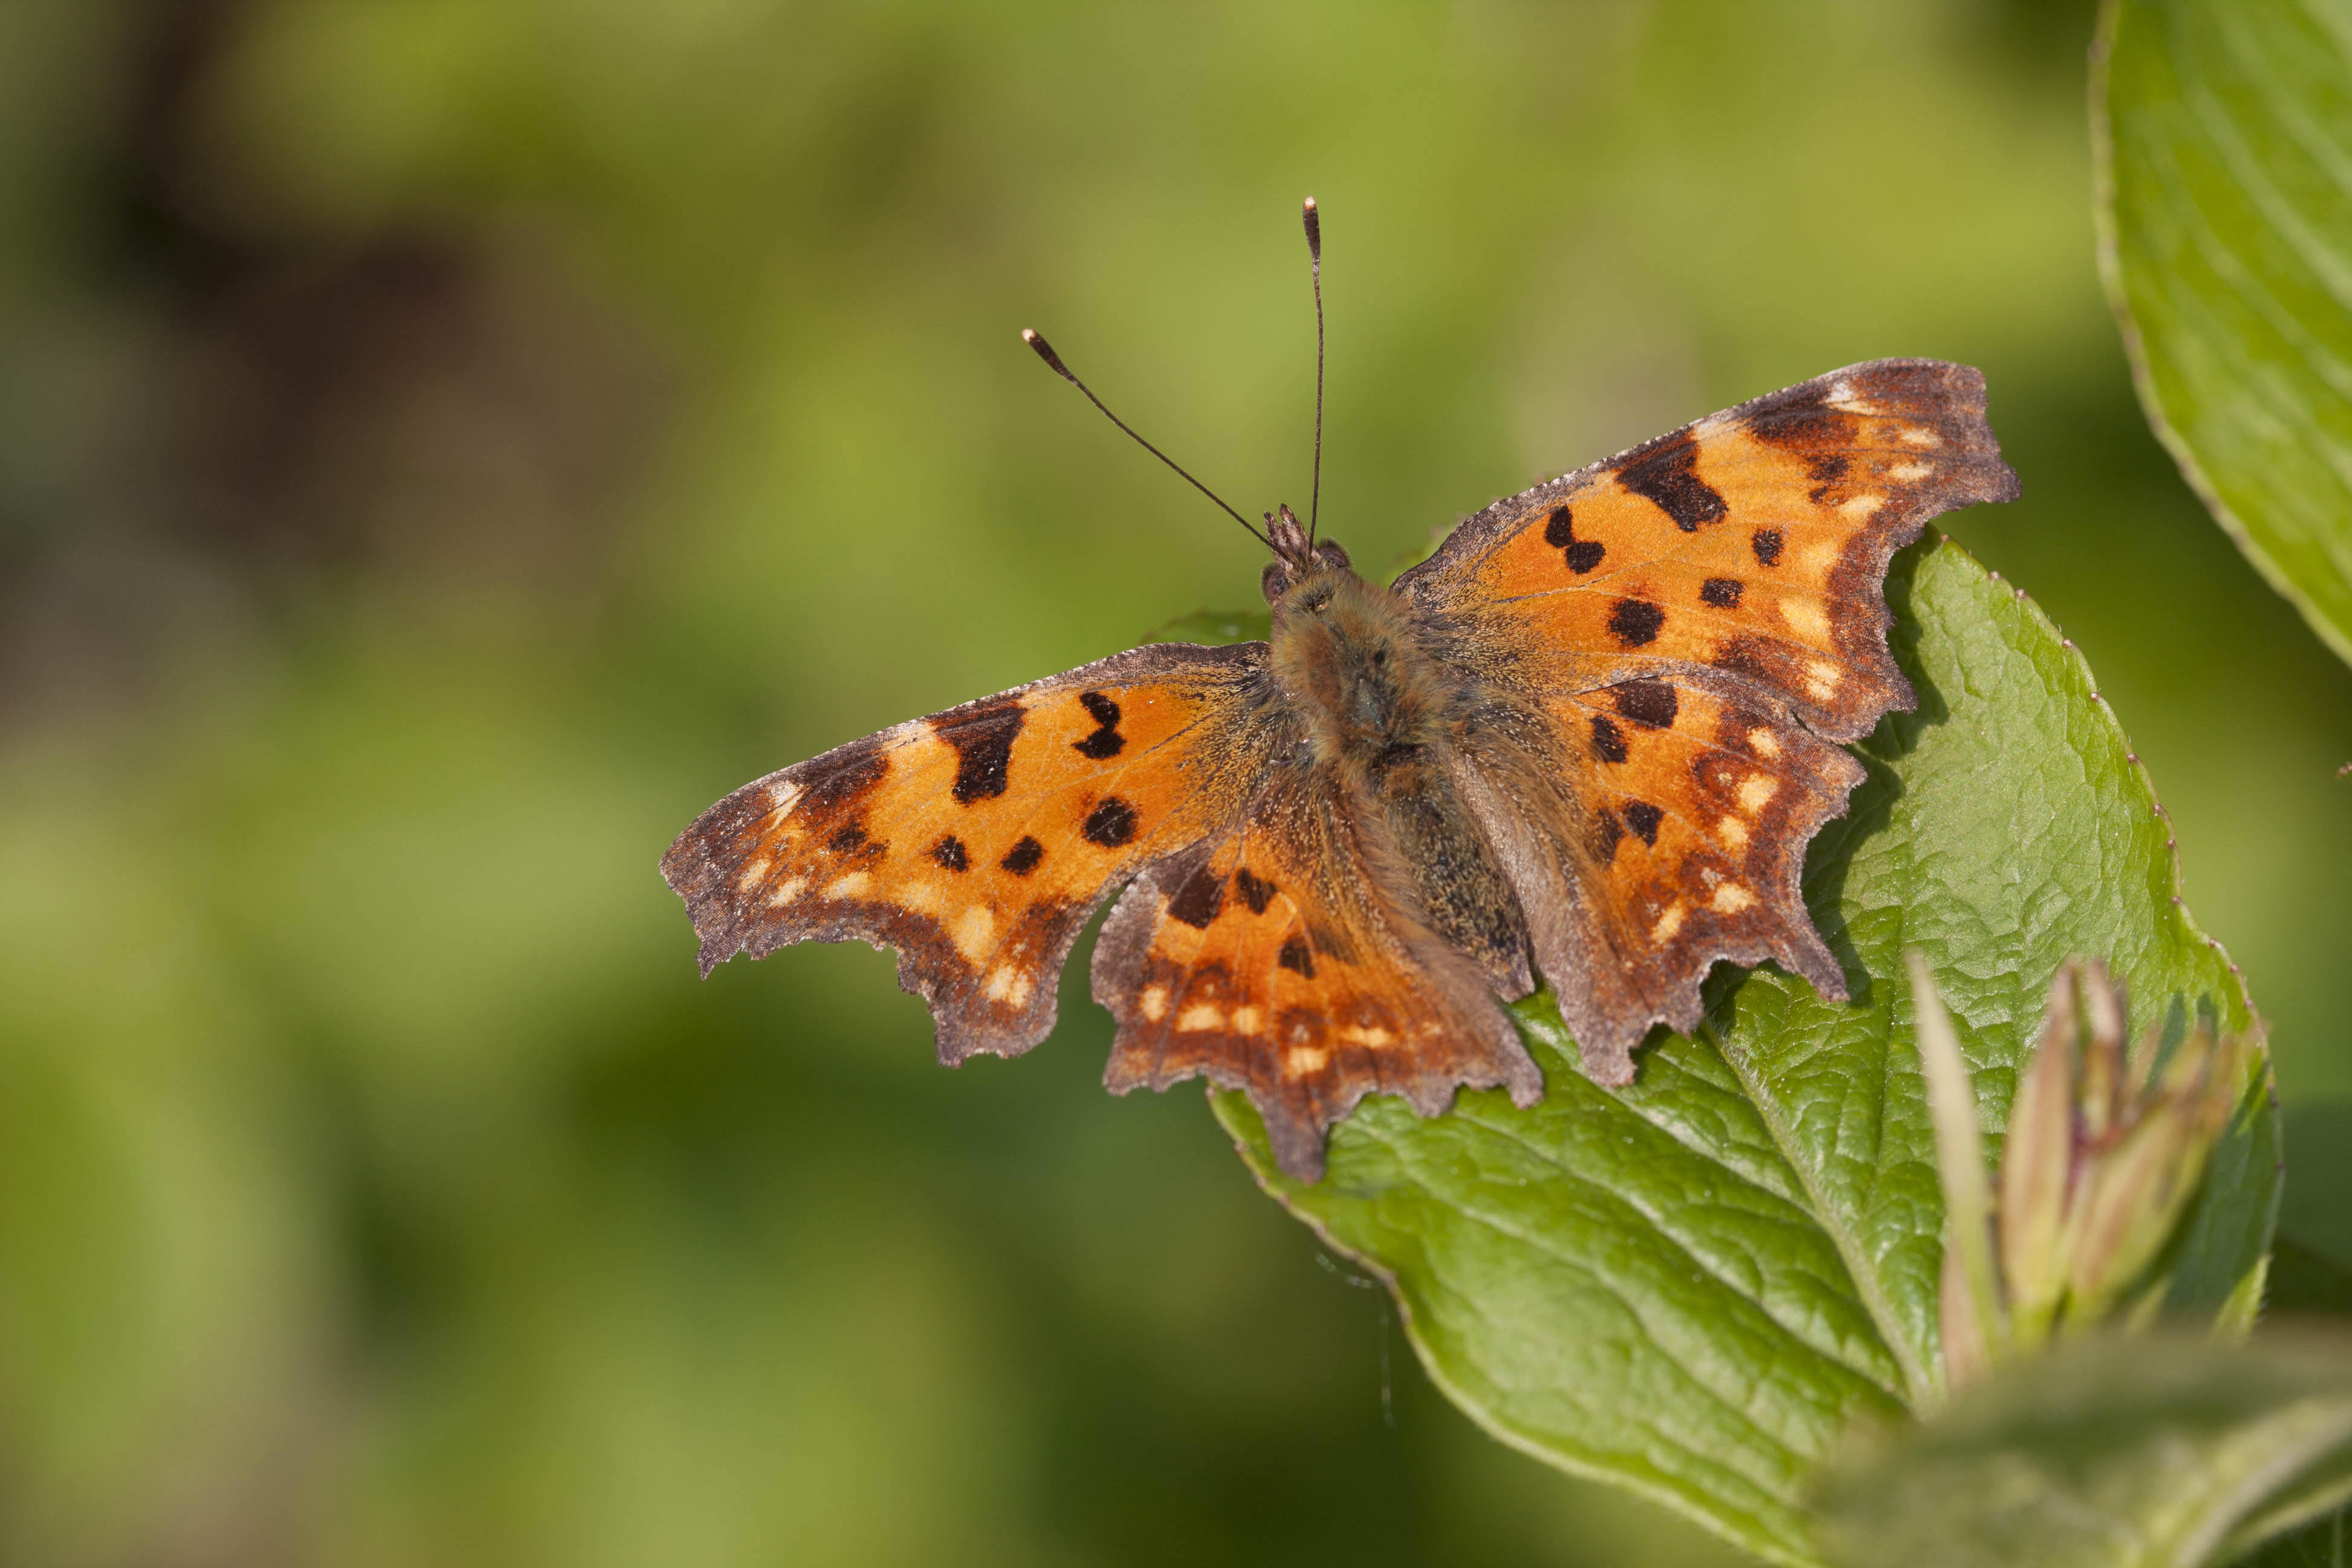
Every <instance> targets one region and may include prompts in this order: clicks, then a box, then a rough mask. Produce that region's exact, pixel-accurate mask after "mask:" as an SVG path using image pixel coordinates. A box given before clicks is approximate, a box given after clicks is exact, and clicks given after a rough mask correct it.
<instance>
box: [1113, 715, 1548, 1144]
mask: <svg viewBox="0 0 2352 1568" xmlns="http://www.w3.org/2000/svg"><path fill="white" fill-rule="evenodd" d="M1377 831H1378V829H1377V828H1376V827H1374V826H1371V825H1369V824H1366V823H1364V822H1362V821H1360V820H1358V818H1357V816H1356V815H1355V812H1354V809H1353V806H1352V805H1351V802H1350V801H1349V797H1348V796H1347V795H1346V794H1345V793H1344V792H1342V791H1341V790H1340V789H1339V787H1338V786H1337V785H1336V784H1334V783H1333V782H1332V781H1331V780H1330V779H1329V778H1328V776H1326V775H1324V774H1322V773H1319V772H1318V770H1316V769H1314V768H1313V767H1311V766H1309V765H1306V764H1301V763H1289V762H1282V763H1276V765H1275V766H1274V767H1272V768H1270V769H1269V770H1268V772H1267V774H1266V777H1265V783H1264V785H1263V787H1262V789H1261V790H1260V792H1259V794H1258V795H1257V797H1256V798H1255V799H1254V800H1253V801H1252V802H1251V803H1250V805H1249V806H1248V808H1247V809H1246V811H1245V812H1244V814H1243V816H1241V817H1240V819H1239V820H1238V821H1236V822H1234V824H1232V825H1231V826H1228V827H1227V828H1226V829H1225V830H1223V831H1222V832H1220V833H1218V834H1216V835H1214V836H1213V837H1211V838H1209V839H1208V840H1206V841H1204V842H1202V843H1200V844H1197V845H1194V846H1192V847H1190V848H1188V849H1187V850H1185V851H1183V852H1181V853H1180V854H1178V855H1176V856H1174V857H1171V858H1169V859H1168V860H1166V861H1164V862H1162V863H1160V865H1159V866H1157V867H1155V868H1153V869H1152V870H1151V871H1150V873H1149V874H1148V875H1146V876H1145V877H1143V878H1141V879H1139V880H1138V881H1137V882H1136V883H1135V885H1134V886H1133V887H1132V888H1130V889H1129V890H1128V893H1127V895H1126V896H1125V897H1124V898H1122V899H1121V900H1119V901H1118V905H1117V907H1115V908H1114V909H1113V910H1112V911H1111V914H1110V918H1109V919H1108V921H1106V922H1105V924H1104V927H1103V934H1102V937H1101V939H1100V940H1099V941H1098V942H1097V944H1096V947H1095V956H1094V990H1095V999H1096V1000H1097V1002H1100V1003H1101V1004H1102V1005H1104V1006H1106V1007H1108V1008H1109V1009H1110V1011H1111V1013H1112V1015H1113V1016H1115V1017H1116V1018H1117V1019H1118V1039H1117V1041H1116V1043H1115V1044H1114V1045H1113V1047H1112V1051H1111V1062H1110V1068H1109V1072H1108V1075H1107V1082H1108V1085H1109V1087H1110V1089H1112V1090H1113V1091H1114V1092H1117V1093H1125V1092H1127V1091H1128V1090H1129V1089H1134V1088H1137V1087H1139V1086H1142V1087H1149V1088H1151V1089H1165V1088H1167V1087H1169V1086H1170V1085H1171V1084H1173V1083H1176V1082H1179V1081H1181V1080H1182V1079H1188V1078H1193V1077H1206V1078H1208V1079H1211V1080H1212V1081H1213V1082H1216V1083H1219V1084H1222V1085H1224V1086H1226V1087H1228V1088H1234V1089H1245V1090H1247V1091H1248V1093H1249V1095H1250V1098H1251V1100H1253V1101H1254V1102H1255V1104H1256V1106H1257V1108H1258V1110H1259V1112H1260V1114H1261V1115H1263V1116H1264V1118H1265V1124H1266V1132H1267V1135H1268V1137H1269V1139H1270V1140H1271V1142H1273V1145H1274V1149H1275V1153H1276V1158H1277V1159H1278V1160H1279V1161H1280V1163H1281V1164H1282V1166H1283V1168H1284V1169H1285V1170H1286V1171H1288V1172H1289V1173H1291V1174H1292V1175H1294V1176H1297V1177H1298V1178H1299V1179H1301V1180H1305V1181H1314V1180H1318V1179H1319V1178H1320V1176H1321V1174H1322V1170H1323V1136H1324V1131H1325V1129H1327V1128H1328V1127H1329V1126H1330V1125H1331V1124H1332V1123H1333V1122H1335V1121H1339V1119H1341V1118H1342V1117H1344V1116H1346V1115H1347V1114H1348V1112H1349V1110H1352V1109H1353V1108H1354V1106H1355V1104H1356V1102H1357V1101H1358V1100H1361V1099H1362V1098H1363V1097H1364V1096H1365V1095H1366V1094H1396V1095H1401V1096H1402V1097H1403V1098H1404V1099H1406V1100H1408V1101H1410V1102H1411V1103H1412V1106H1413V1107H1414V1108H1415V1109H1416V1110H1419V1111H1420V1112H1421V1113H1422V1114H1423V1115H1424V1116H1434V1115H1436V1114H1438V1113H1439V1112H1441V1111H1443V1110H1444V1109H1445V1107H1446V1106H1447V1105H1448V1104H1449V1103H1450V1102H1451V1101H1452V1100H1453V1098H1454V1089H1455V1087H1456V1086H1457V1085H1467V1086H1470V1087H1473V1088H1490V1087H1495V1086H1503V1087H1507V1088H1508V1089H1510V1090H1511V1093H1512V1096H1513V1098H1514V1099H1515V1100H1517V1101H1518V1103H1520V1104H1523V1105H1525V1104H1531V1103H1533V1102H1534V1100H1536V1099H1537V1098H1538V1096H1539V1095H1540V1094H1541V1093H1542V1089H1543V1080H1542V1077H1541V1075H1540V1074H1539V1073H1538V1070H1537V1068H1536V1066H1535V1063H1534V1061H1533V1060H1532V1059H1531V1058H1529V1057H1528V1054H1527V1051H1526V1048H1525V1047H1523V1046H1521V1044H1520V1043H1519V1038H1518V1036H1517V1033H1516V1032H1515V1031H1514V1030H1513V1028H1512V1027H1511V1026H1510V1023H1509V1021H1508V1019H1507V1017H1506V1016H1505V1015H1504V1013H1503V1011H1502V1009H1501V1008H1500V1007H1499V1006H1498V1005H1496V1000H1495V997H1494V994H1493V993H1492V991H1491V990H1490V989H1489V986H1488V984H1487V981H1486V977H1485V976H1484V975H1482V974H1481V973H1480V972H1479V970H1478V969H1477V967H1476V966H1475V964H1474V963H1472V962H1471V961H1470V960H1469V959H1468V958H1467V957H1465V955H1464V954H1462V953H1461V952H1457V951H1455V950H1454V948H1452V947H1451V946H1449V945H1447V944H1446V943H1445V942H1443V941H1441V940H1439V939H1438V937H1437V936H1436V935H1435V934H1434V933H1433V932H1432V931H1430V930H1429V929H1428V927H1427V926H1426V925H1425V924H1424V923H1423V921H1421V920H1420V919H1418V918H1417V917H1416V916H1415V915H1414V914H1413V913H1412V911H1410V910H1408V909H1407V908H1406V907H1404V905H1403V904H1402V902H1401V901H1400V900H1397V899H1396V898H1395V897H1394V896H1393V893H1392V892H1391V890H1388V889H1383V888H1382V887H1381V885H1380V883H1379V882H1378V880H1377V879H1375V877H1374V876H1372V875H1370V873H1369V870H1368V868H1370V866H1371V865H1373V864H1375V863H1377V862H1378V860H1379V859H1380V858H1381V852H1380V850H1379V849H1378V848H1377V847H1374V846H1373V845H1371V844H1369V843H1367V841H1366V840H1367V836H1368V835H1371V834H1375V833H1377Z"/></svg>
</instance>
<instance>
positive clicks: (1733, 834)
mask: <svg viewBox="0 0 2352 1568" xmlns="http://www.w3.org/2000/svg"><path fill="white" fill-rule="evenodd" d="M1715 836H1716V837H1717V838H1720V839H1722V840H1723V841H1724V842H1725V843H1726V844H1727V845H1729V846H1730V847H1732V848H1734V849H1745V848H1747V847H1748V824H1746V823H1744V822H1742V821H1740V820H1739V818H1738V817H1736V816H1726V817H1723V818H1720V819H1719V820H1717V823H1716V825H1715Z"/></svg>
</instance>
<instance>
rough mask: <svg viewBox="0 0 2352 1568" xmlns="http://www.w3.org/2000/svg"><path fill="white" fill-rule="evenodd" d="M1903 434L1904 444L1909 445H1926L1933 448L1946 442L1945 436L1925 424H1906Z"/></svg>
mask: <svg viewBox="0 0 2352 1568" xmlns="http://www.w3.org/2000/svg"><path fill="white" fill-rule="evenodd" d="M1902 436H1903V443H1904V445H1906V446H1908V447H1927V448H1928V449H1929V450H1933V449H1934V448H1936V447H1940V446H1942V445H1943V444H1944V438H1943V437H1941V436H1938V435H1937V434H1936V433H1935V432H1934V431H1933V430H1930V429H1928V428H1927V426H1925V425H1906V426H1904V427H1903V432H1902Z"/></svg>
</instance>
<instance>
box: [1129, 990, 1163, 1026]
mask: <svg viewBox="0 0 2352 1568" xmlns="http://www.w3.org/2000/svg"><path fill="white" fill-rule="evenodd" d="M1135 1005H1136V1006H1137V1007H1138V1008H1139V1009H1140V1010H1141V1012H1142V1014H1143V1016H1144V1017H1145V1018H1147V1019H1148V1020H1150V1022H1152V1023H1154V1024H1157V1023H1158V1022H1160V1019H1162V1018H1165V1017H1166V1016H1168V987H1166V986H1165V985H1151V986H1147V987H1145V988H1144V992H1143V994H1142V995H1140V996H1139V997H1137V998H1136V999H1135Z"/></svg>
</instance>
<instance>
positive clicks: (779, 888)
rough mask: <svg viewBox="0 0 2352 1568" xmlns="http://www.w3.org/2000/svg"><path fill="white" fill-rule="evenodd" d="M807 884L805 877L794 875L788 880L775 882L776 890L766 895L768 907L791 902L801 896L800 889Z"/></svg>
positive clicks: (772, 907)
mask: <svg viewBox="0 0 2352 1568" xmlns="http://www.w3.org/2000/svg"><path fill="white" fill-rule="evenodd" d="M807 886H808V879H807V878H806V877H794V878H793V879H791V880H790V881H784V882H779V883H777V884H776V890H775V891H774V892H772V893H770V894H769V895H768V907H769V908H770V909H775V908H776V907H778V906H779V905H782V904H789V903H791V902H792V901H793V900H794V899H797V898H799V897H800V896H801V889H803V888H805V887H807Z"/></svg>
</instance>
